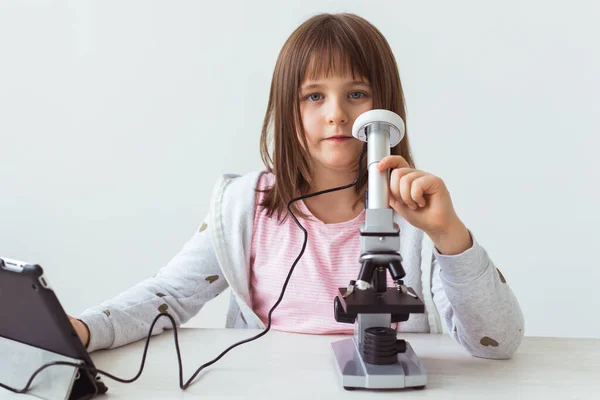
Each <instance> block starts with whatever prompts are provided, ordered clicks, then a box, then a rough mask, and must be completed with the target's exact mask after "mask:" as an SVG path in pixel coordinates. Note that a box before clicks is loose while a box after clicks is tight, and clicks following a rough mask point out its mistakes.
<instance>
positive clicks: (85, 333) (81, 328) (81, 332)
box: [67, 315, 90, 347]
mask: <svg viewBox="0 0 600 400" xmlns="http://www.w3.org/2000/svg"><path fill="white" fill-rule="evenodd" d="M67 317H69V321H71V325H73V328H75V332H77V335H78V336H79V339H80V340H81V343H83V345H84V346H85V347H87V345H88V343H89V341H90V330H89V328H88V327H87V325H86V324H84V323H83V322H81V321H80V320H78V319H76V318H73V317H71V316H70V315H67Z"/></svg>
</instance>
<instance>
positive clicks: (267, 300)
mask: <svg viewBox="0 0 600 400" xmlns="http://www.w3.org/2000/svg"><path fill="white" fill-rule="evenodd" d="M274 181H275V177H274V175H273V174H270V173H264V174H263V175H262V176H261V178H260V179H259V182H258V187H259V188H261V189H264V188H266V187H269V186H271V185H273V183H274ZM263 196H264V194H262V193H259V194H258V195H257V207H256V210H255V215H254V227H253V233H252V249H251V260H250V263H251V274H250V293H251V298H252V308H253V309H254V312H255V313H256V314H257V315H258V317H259V318H260V319H261V320H262V321H263V322H264V323H265V324H266V323H267V319H268V314H269V310H270V309H271V307H273V305H274V304H275V302H276V301H277V299H278V298H279V294H280V293H281V288H282V287H283V283H284V282H285V278H286V277H287V274H288V272H289V270H290V267H291V266H292V264H293V262H294V260H295V259H296V257H298V254H299V253H300V250H301V249H302V243H303V240H304V234H303V232H302V231H301V230H300V228H299V227H298V225H296V223H295V222H294V220H293V219H291V218H290V217H288V218H287V220H286V221H285V223H283V224H282V225H279V224H278V221H277V218H276V216H273V217H271V218H269V217H267V215H266V210H265V209H264V208H262V207H260V206H258V204H260V201H261V200H262V198H263ZM296 204H297V205H298V208H299V209H301V210H302V211H303V212H304V213H305V214H306V215H309V216H310V217H311V219H310V220H305V219H301V218H298V221H299V222H300V223H301V224H302V225H303V226H304V228H305V229H306V231H307V233H308V241H307V244H306V250H305V251H304V254H303V256H302V258H301V259H300V261H299V262H298V264H297V265H296V268H295V269H294V272H293V274H292V278H291V279H290V282H289V284H288V286H287V289H286V291H285V294H284V296H283V300H282V301H281V303H280V304H279V306H278V307H277V308H276V309H275V311H274V312H273V315H272V319H271V327H272V329H275V330H280V331H288V332H297V333H313V334H337V333H347V334H351V333H353V330H354V327H353V325H351V324H343V323H338V322H337V321H336V320H335V318H334V315H333V300H334V298H335V296H336V295H337V293H338V288H340V287H346V286H347V285H348V282H350V280H352V279H354V280H356V278H357V276H358V273H359V271H360V263H359V262H358V259H359V257H360V237H359V230H360V225H361V224H362V223H363V222H364V220H365V211H364V210H363V211H362V212H361V213H360V214H359V215H358V216H357V217H355V218H353V219H351V220H349V221H345V222H340V223H334V224H325V223H324V222H322V221H320V220H318V219H317V218H316V217H314V216H313V215H312V214H311V213H310V211H309V210H308V208H307V207H306V205H305V204H304V202H302V201H299V202H297V203H296ZM389 284H392V281H391V277H390V276H389V274H388V285H389ZM395 325H396V324H394V325H393V327H395Z"/></svg>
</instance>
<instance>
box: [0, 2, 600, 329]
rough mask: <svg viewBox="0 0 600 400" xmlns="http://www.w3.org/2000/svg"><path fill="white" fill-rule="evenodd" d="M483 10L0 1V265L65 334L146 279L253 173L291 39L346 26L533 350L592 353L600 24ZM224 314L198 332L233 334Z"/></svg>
mask: <svg viewBox="0 0 600 400" xmlns="http://www.w3.org/2000/svg"><path fill="white" fill-rule="evenodd" d="M491 3H492V2H480V1H469V2H467V1H453V2H445V1H444V2H442V1H440V2H415V1H410V2H409V1H402V2H400V1H371V2H358V1H328V2H324V1H322V0H318V1H312V0H303V1H295V2H293V3H290V2H279V1H275V0H271V1H268V2H266V1H265V2H260V3H259V4H257V2H256V1H249V2H247V3H244V2H231V1H223V2H214V3H202V4H200V2H197V1H187V2H154V1H135V2H134V1H120V2H110V3H109V2H100V1H98V2H90V1H81V0H78V1H68V2H67V1H65V2H50V1H41V0H39V1H32V0H30V1H17V0H14V1H3V2H1V3H0V227H1V229H0V255H2V256H4V257H9V258H16V259H21V260H27V261H31V262H38V263H41V264H42V265H43V266H44V267H45V269H46V270H47V275H48V277H49V279H50V281H51V283H52V284H53V286H54V287H55V289H56V290H57V293H58V296H59V298H60V299H61V301H62V302H63V304H64V307H65V308H66V309H67V311H68V312H69V313H71V314H74V315H77V314H78V313H80V312H81V311H83V310H84V309H85V308H87V307H89V306H92V305H95V304H97V303H99V302H101V301H103V300H105V299H108V298H110V297H112V296H114V295H116V294H118V293H119V292H121V291H122V290H124V289H126V288H128V287H130V286H131V285H133V284H135V283H136V282H137V281H139V280H141V279H143V278H145V277H147V276H150V275H152V274H154V272H155V271H156V270H157V269H158V268H159V267H161V266H162V265H164V264H165V263H166V262H168V260H169V259H170V258H171V257H172V256H173V255H175V253H176V252H177V251H178V250H179V249H180V247H181V246H182V245H183V243H184V242H185V241H186V240H187V239H188V237H190V235H192V233H193V232H194V231H195V229H196V227H197V226H198V224H199V223H200V222H201V218H202V216H203V215H204V213H205V212H206V211H207V207H208V201H209V195H210V192H211V189H212V186H213V184H214V182H215V180H216V178H217V177H218V176H219V175H220V174H222V173H225V172H235V173H244V172H248V171H251V170H255V169H257V168H261V162H260V157H259V153H258V142H259V135H260V128H261V123H262V118H263V115H264V111H265V106H266V102H267V99H268V90H269V84H270V78H271V74H272V71H273V66H274V63H275V60H276V57H277V55H278V52H279V50H280V48H281V46H282V44H283V42H284V41H285V39H286V38H287V36H288V35H289V34H290V33H291V32H292V30H293V29H294V28H295V27H296V26H297V25H299V24H300V23H301V22H302V21H303V20H305V19H306V18H308V17H309V16H311V15H312V14H314V13H316V12H327V11H329V12H331V11H350V12H355V13H358V14H360V15H362V16H364V17H366V18H367V19H369V20H370V21H372V22H373V23H374V24H375V25H376V26H377V27H378V28H379V29H380V30H381V31H382V32H383V33H384V35H385V36H386V37H387V38H388V40H389V42H390V44H391V46H392V48H393V50H394V52H395V54H396V57H397V60H398V62H399V65H400V73H401V78H402V80H403V84H404V88H405V92H406V98H407V101H408V127H409V130H410V134H411V139H412V143H413V146H414V148H413V150H414V153H415V155H416V161H417V164H418V167H419V168H421V169H424V170H427V171H430V172H432V173H435V174H438V175H439V176H441V177H442V178H444V180H445V181H446V183H447V185H448V186H449V188H450V190H451V193H452V196H453V200H454V203H455V206H456V208H457V210H458V213H459V215H460V216H461V217H462V219H463V220H464V221H465V222H466V223H467V225H468V226H469V227H470V228H471V229H472V230H473V232H474V233H475V234H476V235H477V238H478V240H479V241H480V242H481V243H482V244H483V245H484V246H485V247H486V249H487V250H488V252H489V253H490V255H491V256H492V258H493V260H494V261H495V263H496V264H497V266H499V267H500V268H501V269H502V271H503V273H504V276H505V277H506V279H507V280H508V282H509V284H510V285H511V286H512V288H513V290H514V291H515V292H516V294H517V296H518V298H519V300H520V302H521V305H522V308H523V310H524V313H525V317H526V323H527V325H526V334H527V335H541V336H571V337H597V338H598V337H600V318H598V317H594V316H595V315H596V316H597V315H598V308H599V306H600V301H599V300H598V296H597V294H596V293H597V292H596V288H597V287H598V284H599V280H600V273H599V265H598V260H597V253H598V249H599V243H600V233H599V232H600V230H599V228H598V227H599V225H600V212H599V211H598V207H599V206H600V189H599V188H598V184H599V183H600V161H599V160H598V157H597V156H596V154H597V153H598V149H599V148H600V138H599V136H600V129H599V127H600V124H599V123H598V120H597V119H596V118H594V117H596V115H597V109H598V106H599V102H598V90H599V81H600V79H599V77H598V71H599V70H600V62H599V60H600V57H599V54H598V41H597V38H598V37H600V28H598V25H597V24H596V22H597V21H598V19H599V17H600V12H599V11H598V6H596V5H594V4H593V3H594V2H593V1H591V0H590V1H572V2H569V3H565V2H559V1H503V2H494V3H493V4H491ZM594 38H596V39H594ZM227 300H228V299H227V296H220V297H219V298H217V299H215V300H214V301H213V302H211V303H210V304H209V305H207V306H206V308H205V309H204V310H203V311H201V313H200V314H199V315H198V316H197V317H196V318H194V319H193V320H192V322H191V324H192V325H195V326H223V324H224V316H225V307H226V304H227Z"/></svg>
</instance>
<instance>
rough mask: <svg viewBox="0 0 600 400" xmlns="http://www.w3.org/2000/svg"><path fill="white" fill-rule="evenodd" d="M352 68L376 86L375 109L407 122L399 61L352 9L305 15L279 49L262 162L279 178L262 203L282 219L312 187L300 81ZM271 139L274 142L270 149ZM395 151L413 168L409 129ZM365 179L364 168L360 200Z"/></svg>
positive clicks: (261, 141)
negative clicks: (301, 112)
mask: <svg viewBox="0 0 600 400" xmlns="http://www.w3.org/2000/svg"><path fill="white" fill-rule="evenodd" d="M348 72H350V73H351V74H352V76H353V78H357V77H360V78H364V79H367V80H368V82H369V84H370V85H371V89H372V91H373V108H374V109H386V110H390V111H393V112H395V113H397V114H398V115H400V116H401V117H402V119H403V120H404V121H405V122H406V110H405V103H404V93H403V91H402V85H401V82H400V75H399V72H398V66H397V64H396V59H395V57H394V55H393V53H392V50H391V49H390V46H389V44H388V42H387V40H386V39H385V37H384V36H383V35H382V34H381V32H380V31H379V30H378V29H377V28H375V27H374V26H373V25H372V24H371V23H369V22H368V21H366V20H365V19H363V18H361V17H359V16H357V15H354V14H346V13H344V14H319V15H316V16H314V17H312V18H310V19H308V20H307V21H305V22H304V23H303V24H302V25H300V26H299V27H298V28H297V29H296V30H295V31H294V32H293V33H292V34H291V36H290V37H289V38H288V40H287V41H286V42H285V44H284V45H283V48H282V49H281V52H280V53H279V57H278V59H277V63H276V65H275V70H274V72H273V79H272V82H271V91H270V95H269V103H268V106H267V112H266V114H265V119H264V122H263V128H262V134H261V138H260V153H261V158H262V160H263V163H264V164H265V166H266V168H267V170H268V171H269V172H272V173H273V174H274V175H275V184H274V185H273V186H272V187H270V188H268V189H266V190H264V192H265V197H264V199H263V201H262V202H261V204H260V205H261V206H262V207H265V208H266V210H267V215H268V216H269V217H271V216H272V215H273V214H274V213H277V218H278V219H279V220H280V221H281V222H283V221H284V220H285V217H287V215H285V216H284V218H283V219H282V218H281V217H282V214H283V213H285V212H286V207H287V203H288V202H289V201H290V200H291V199H293V198H295V197H297V196H298V195H301V194H306V193H307V192H308V190H309V187H310V182H311V173H310V171H311V164H310V160H311V158H310V155H309V154H308V152H307V150H306V149H307V148H308V146H307V143H306V136H305V134H304V129H303V126H302V119H301V115H300V104H299V94H298V91H299V88H300V85H301V84H302V82H303V81H304V80H305V79H318V78H321V77H328V76H331V75H334V74H335V75H341V76H344V75H346V73H348ZM301 141H302V143H301ZM270 144H273V145H274V146H273V154H272V155H271V154H270V152H269V145H270ZM391 154H394V155H401V156H402V157H404V158H405V159H406V161H407V162H408V164H409V165H410V166H411V167H413V168H414V163H413V159H412V155H411V151H410V145H409V140H408V135H405V137H404V139H403V140H402V141H401V142H400V143H399V144H398V145H397V146H395V147H393V148H392V149H391ZM365 157H366V156H365ZM357 163H358V160H357ZM363 165H366V160H365V162H364V163H363ZM348 183H350V182H348ZM366 184H367V173H366V168H365V169H364V173H363V176H362V177H361V180H360V182H358V184H357V186H355V192H356V194H357V196H358V200H357V202H356V204H358V202H359V201H361V200H363V199H364V193H365V190H366V188H367V185H366ZM356 204H355V206H356ZM291 208H292V211H293V212H294V214H295V215H297V216H302V217H304V218H305V217H306V216H305V215H303V213H301V212H300V211H299V210H298V208H297V207H296V206H295V204H294V205H292V207H291Z"/></svg>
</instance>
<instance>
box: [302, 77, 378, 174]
mask: <svg viewBox="0 0 600 400" xmlns="http://www.w3.org/2000/svg"><path fill="white" fill-rule="evenodd" d="M299 94H300V113H301V117H302V125H303V127H304V132H305V133H306V140H307V142H308V150H309V152H310V155H311V157H312V161H313V163H314V166H315V168H317V169H322V168H327V169H331V170H344V171H350V168H352V167H355V166H356V165H357V164H356V163H357V162H358V157H359V156H360V153H361V151H362V146H363V142H361V141H360V140H358V139H355V138H354V137H353V136H352V124H353V123H354V120H355V119H356V118H357V117H358V116H359V115H360V114H362V113H364V112H365V111H368V110H371V109H372V108H373V93H372V91H371V86H370V85H369V83H368V82H367V81H366V80H354V79H353V78H352V76H351V75H350V76H345V77H329V78H323V79H319V80H315V81H313V80H305V81H304V82H303V83H302V85H301V86H300V90H299Z"/></svg>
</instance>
